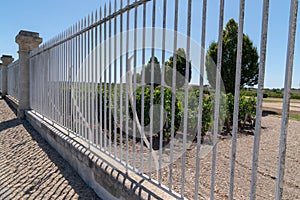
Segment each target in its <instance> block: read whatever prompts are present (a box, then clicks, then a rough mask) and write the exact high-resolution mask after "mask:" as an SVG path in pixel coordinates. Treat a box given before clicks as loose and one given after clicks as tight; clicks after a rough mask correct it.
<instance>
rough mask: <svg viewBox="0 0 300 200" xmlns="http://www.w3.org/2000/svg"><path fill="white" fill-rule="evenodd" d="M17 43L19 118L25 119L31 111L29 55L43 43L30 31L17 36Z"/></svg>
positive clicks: (21, 32) (37, 35)
mask: <svg viewBox="0 0 300 200" xmlns="http://www.w3.org/2000/svg"><path fill="white" fill-rule="evenodd" d="M16 43H17V44H18V45H19V51H18V53H19V65H20V88H19V107H18V118H19V119H23V118H24V117H25V113H24V111H25V110H27V109H29V108H30V107H29V106H30V102H29V97H30V96H29V95H30V91H29V89H30V87H29V86H30V84H29V83H30V73H29V71H30V70H29V69H30V56H29V53H30V51H32V50H33V49H36V48H38V47H39V44H41V43H42V38H40V37H39V34H38V33H35V32H29V31H20V32H19V34H18V35H17V36H16Z"/></svg>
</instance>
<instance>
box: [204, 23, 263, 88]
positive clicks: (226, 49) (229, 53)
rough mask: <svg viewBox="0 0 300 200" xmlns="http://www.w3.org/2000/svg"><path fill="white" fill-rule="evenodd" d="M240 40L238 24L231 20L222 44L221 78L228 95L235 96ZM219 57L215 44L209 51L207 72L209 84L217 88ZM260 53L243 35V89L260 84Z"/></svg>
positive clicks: (227, 25)
mask: <svg viewBox="0 0 300 200" xmlns="http://www.w3.org/2000/svg"><path fill="white" fill-rule="evenodd" d="M237 40H238V24H237V23H236V22H235V21H234V19H230V20H229V21H228V23H227V24H226V27H225V30H223V42H222V48H223V53H222V69H221V77H222V80H223V83H224V87H225V91H226V93H232V94H234V88H235V72H236V54H237ZM217 55H218V44H217V42H213V43H212V44H211V45H210V46H209V49H208V51H207V56H206V72H207V79H208V81H209V84H210V85H211V86H212V87H215V83H216V63H217ZM258 67H259V63H258V53H257V48H256V47H254V46H253V43H252V41H251V40H250V38H249V37H248V36H247V35H245V34H244V35H243V51H242V66H241V88H243V87H245V86H253V85H256V84H257V82H258Z"/></svg>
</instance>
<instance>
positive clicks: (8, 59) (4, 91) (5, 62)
mask: <svg viewBox="0 0 300 200" xmlns="http://www.w3.org/2000/svg"><path fill="white" fill-rule="evenodd" d="M1 61H2V65H1V67H2V80H1V81H2V97H4V96H5V95H7V66H8V65H9V64H10V63H12V62H13V61H14V59H13V57H12V56H8V55H2V57H1Z"/></svg>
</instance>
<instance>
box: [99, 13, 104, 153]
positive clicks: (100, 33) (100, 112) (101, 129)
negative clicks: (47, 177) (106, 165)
mask: <svg viewBox="0 0 300 200" xmlns="http://www.w3.org/2000/svg"><path fill="white" fill-rule="evenodd" d="M101 19H102V7H101V8H100V20H101ZM102 31H103V29H102V24H101V25H100V27H99V44H100V49H99V60H100V84H99V85H100V88H99V93H100V95H99V96H100V99H99V105H100V106H99V107H100V110H99V115H100V117H99V118H100V126H99V127H100V147H101V148H103V135H104V134H103V115H102V113H103V110H102V109H103V101H102V91H103V87H102V82H103V78H102V74H103V69H104V65H102V60H104V57H103V56H102V48H103V47H102V46H103V44H102Z"/></svg>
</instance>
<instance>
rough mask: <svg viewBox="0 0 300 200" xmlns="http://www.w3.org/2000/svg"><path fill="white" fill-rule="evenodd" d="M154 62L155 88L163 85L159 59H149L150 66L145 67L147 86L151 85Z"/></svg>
mask: <svg viewBox="0 0 300 200" xmlns="http://www.w3.org/2000/svg"><path fill="white" fill-rule="evenodd" d="M152 62H153V68H154V69H153V70H154V78H153V80H154V82H153V84H154V87H157V86H158V85H160V83H161V70H160V63H159V61H158V59H157V57H155V56H154V57H153V61H152V58H150V59H149V61H148V64H147V65H146V67H145V84H146V85H151V69H152Z"/></svg>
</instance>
